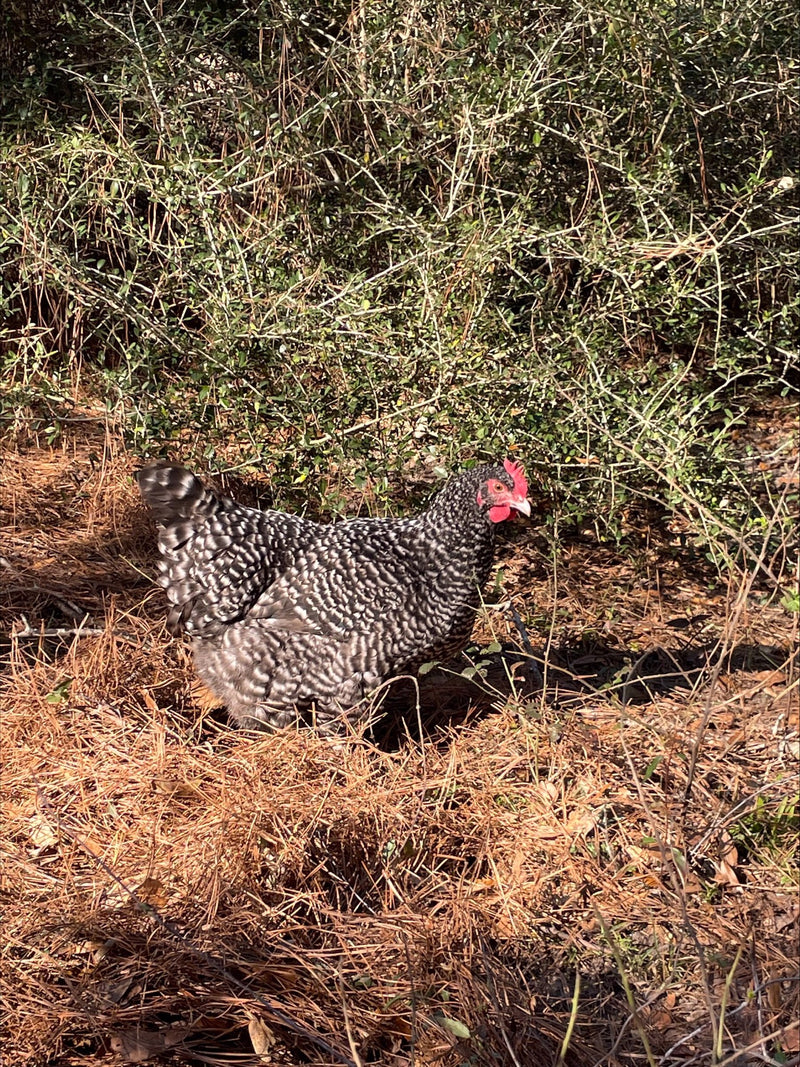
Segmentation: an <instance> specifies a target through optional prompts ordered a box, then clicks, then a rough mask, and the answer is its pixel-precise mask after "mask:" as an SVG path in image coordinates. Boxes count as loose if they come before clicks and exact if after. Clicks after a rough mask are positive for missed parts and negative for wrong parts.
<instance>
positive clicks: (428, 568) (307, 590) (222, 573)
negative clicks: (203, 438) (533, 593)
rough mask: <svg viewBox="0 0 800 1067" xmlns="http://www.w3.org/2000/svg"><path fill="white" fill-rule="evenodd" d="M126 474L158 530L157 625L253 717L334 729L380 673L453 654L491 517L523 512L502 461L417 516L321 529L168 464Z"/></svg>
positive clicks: (484, 567)
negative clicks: (161, 610) (185, 644)
mask: <svg viewBox="0 0 800 1067" xmlns="http://www.w3.org/2000/svg"><path fill="white" fill-rule="evenodd" d="M138 482H139V489H140V491H141V494H142V496H143V498H144V500H145V501H146V502H147V504H148V505H149V506H150V508H151V509H152V511H153V514H154V516H155V518H156V521H157V522H158V524H159V527H160V530H159V550H160V553H161V559H160V578H159V581H160V584H161V585H162V586H163V587H164V589H165V590H166V594H167V599H168V601H169V614H168V626H169V629H170V631H171V632H172V633H175V634H178V633H181V632H185V633H186V634H188V636H189V637H190V638H191V640H192V646H193V653H194V661H195V667H196V670H197V673H198V674H199V675H200V677H201V678H202V680H203V681H204V682H205V684H206V685H207V686H208V688H209V689H210V690H211V691H212V692H213V693H214V694H215V695H216V696H217V697H218V698H220V700H221V701H222V702H223V703H224V704H225V705H226V707H227V710H228V714H229V716H230V717H231V718H232V719H233V720H234V721H235V722H237V723H238V724H240V725H245V726H251V727H253V726H262V727H263V726H267V727H281V726H284V725H287V724H289V723H291V722H293V721H295V720H296V719H297V718H298V716H300V717H309V716H310V717H312V718H313V721H314V722H315V723H316V725H317V726H318V727H319V728H320V729H322V730H332V729H334V728H335V723H336V720H337V719H339V718H340V717H341V716H342V715H343V713H346V712H348V711H350V713H351V715H357V714H358V712H357V710H354V709H357V706H358V705H359V704H360V703H361V704H362V708H363V707H364V698H365V697H367V696H368V695H369V694H370V693H371V692H372V691H374V690H375V689H376V688H377V687H378V686H380V685H381V683H382V682H384V681H386V680H387V679H390V678H393V677H396V676H397V675H400V674H408V673H412V672H415V671H416V670H417V668H418V667H420V666H421V665H422V664H423V663H425V662H427V661H430V660H446V659H448V658H450V657H452V656H454V655H456V654H457V653H459V652H460V651H462V650H463V649H464V648H465V646H466V645H467V643H468V641H469V637H470V633H471V631H472V626H473V622H474V619H475V614H476V611H477V609H478V606H479V604H480V599H481V589H482V587H483V585H484V583H485V582H486V580H487V579H488V577H489V572H490V569H491V566H492V559H493V554H494V553H493V550H494V540H495V528H496V526H497V524H498V523H501V522H504V521H505V520H506V519H508V518H510V516H511V515H512V513H513V512H520V513H521V514H523V515H527V516H529V515H530V513H531V508H530V503H529V501H528V499H527V494H528V484H527V482H526V480H525V476H524V474H523V472H522V469H521V468H520V467H519V465H518V464H516V463H512V462H511V461H510V460H506V461H505V462H504V463H503V464H497V465H487V466H481V467H476V468H474V469H473V470H470V471H468V472H466V473H465V474H461V475H460V476H458V477H456V478H453V479H451V480H450V481H449V482H448V483H447V484H446V485H445V486H444V488H443V489H442V490H441V491H440V492H439V493H438V495H437V496H436V497H435V498H434V500H433V502H432V503H431V505H430V507H429V508H428V510H427V511H425V512H423V514H421V515H419V516H418V517H417V518H412V519H351V520H348V521H343V522H336V523H331V524H321V523H316V522H311V521H309V520H308V519H304V518H300V517H299V516H296V515H290V514H286V513H284V512H280V511H259V510H255V509H253V508H248V507H243V506H242V505H241V504H237V503H235V502H234V501H233V500H230V499H228V498H226V497H223V496H218V495H217V494H216V493H214V492H213V491H212V490H210V489H206V488H205V487H204V486H203V484H202V483H201V482H200V480H199V479H198V478H196V477H195V475H193V474H192V473H191V472H190V471H188V470H186V469H184V468H182V467H175V466H171V465H169V464H166V463H156V464H153V465H152V466H148V467H146V468H144V469H143V470H142V471H141V472H140V473H139V475H138Z"/></svg>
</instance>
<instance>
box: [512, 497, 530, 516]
mask: <svg viewBox="0 0 800 1067" xmlns="http://www.w3.org/2000/svg"><path fill="white" fill-rule="evenodd" d="M509 504H510V505H511V507H512V508H516V509H517V511H518V512H519V513H520V515H525V516H526V518H530V517H531V502H530V500H526V499H525V498H524V497H523V498H522V500H509Z"/></svg>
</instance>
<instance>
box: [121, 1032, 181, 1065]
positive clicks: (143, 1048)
mask: <svg viewBox="0 0 800 1067" xmlns="http://www.w3.org/2000/svg"><path fill="white" fill-rule="evenodd" d="M188 1034H189V1028H188V1027H186V1026H172V1027H169V1028H168V1029H166V1030H142V1029H141V1028H140V1027H138V1026H137V1027H134V1028H133V1029H131V1030H122V1031H120V1032H119V1033H116V1034H114V1035H113V1037H112V1038H111V1041H110V1042H109V1044H110V1045H111V1050H112V1052H116V1053H117V1054H118V1055H120V1056H121V1057H122V1058H123V1059H124V1060H125V1062H126V1063H144V1062H145V1061H146V1060H151V1059H153V1058H154V1057H155V1056H160V1055H162V1053H164V1052H166V1051H167V1050H168V1049H171V1048H174V1047H175V1046H176V1045H179V1044H180V1043H181V1042H182V1041H183V1040H184V1038H186V1037H187V1036H188Z"/></svg>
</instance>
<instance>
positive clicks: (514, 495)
mask: <svg viewBox="0 0 800 1067" xmlns="http://www.w3.org/2000/svg"><path fill="white" fill-rule="evenodd" d="M477 500H478V506H479V507H480V508H481V509H482V510H485V511H486V514H487V516H488V518H489V520H490V522H504V521H505V520H506V519H508V518H510V516H511V512H512V511H518V512H520V513H521V514H522V515H528V516H529V515H530V513H531V505H530V501H529V500H528V483H527V481H526V480H525V475H524V474H523V472H522V467H521V466H520V465H519V463H514V462H512V461H511V460H510V459H507V460H506V461H505V462H504V463H503V466H502V467H496V468H492V470H490V471H489V472H488V476H487V477H486V478H485V479H484V480H483V481H482V482H481V484H480V487H479V488H478V497H477Z"/></svg>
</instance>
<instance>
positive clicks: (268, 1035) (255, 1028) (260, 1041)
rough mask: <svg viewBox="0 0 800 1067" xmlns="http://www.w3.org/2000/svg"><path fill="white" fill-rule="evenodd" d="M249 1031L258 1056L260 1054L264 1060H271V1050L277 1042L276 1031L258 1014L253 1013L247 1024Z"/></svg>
mask: <svg viewBox="0 0 800 1067" xmlns="http://www.w3.org/2000/svg"><path fill="white" fill-rule="evenodd" d="M247 1032H248V1034H249V1035H250V1043H251V1045H252V1046H253V1052H255V1054H256V1056H260V1057H261V1058H262V1059H263V1060H265V1061H269V1060H270V1059H271V1056H270V1055H269V1050H270V1049H271V1048H273V1047H274V1046H275V1044H276V1042H277V1038H276V1037H275V1031H274V1030H271V1029H270V1027H268V1026H267V1024H266V1023H264V1022H262V1020H261V1019H259V1018H258V1016H256V1015H252V1016H251V1017H250V1021H249V1022H248V1024H247Z"/></svg>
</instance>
